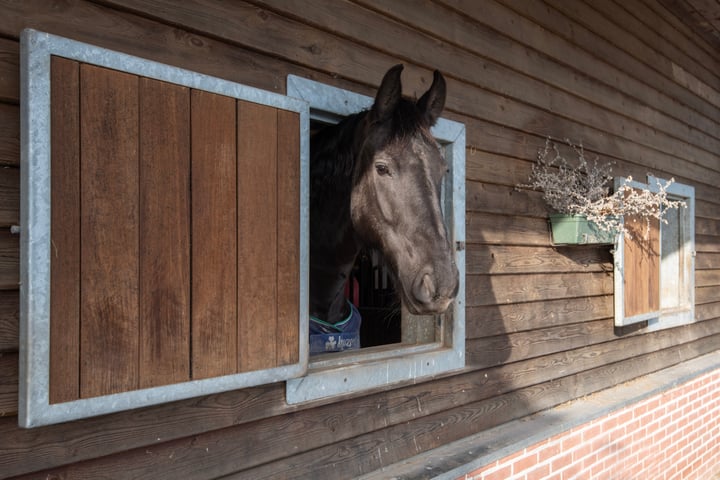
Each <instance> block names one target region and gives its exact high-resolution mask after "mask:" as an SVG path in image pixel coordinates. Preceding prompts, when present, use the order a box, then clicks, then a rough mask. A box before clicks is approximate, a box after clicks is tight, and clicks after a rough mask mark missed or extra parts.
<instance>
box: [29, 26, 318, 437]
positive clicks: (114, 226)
mask: <svg viewBox="0 0 720 480" xmlns="http://www.w3.org/2000/svg"><path fill="white" fill-rule="evenodd" d="M23 40H24V48H25V49H26V50H27V51H24V52H23V53H24V54H25V55H27V56H29V57H30V59H29V64H30V65H29V67H32V66H33V65H36V66H38V67H37V68H40V67H42V66H43V65H47V67H45V69H42V71H40V72H38V71H37V68H36V69H35V71H33V75H39V77H40V81H41V83H40V86H44V87H45V88H46V89H47V93H48V96H47V97H43V95H42V94H41V95H37V97H38V98H24V101H26V102H28V109H27V111H28V117H33V115H36V116H39V115H46V118H49V119H50V122H49V125H48V126H47V130H46V133H48V134H49V135H47V136H43V135H37V134H32V133H28V134H27V135H28V139H27V140H28V147H27V148H26V149H25V155H24V159H25V162H26V163H24V164H23V169H24V172H26V173H27V174H28V175H29V176H28V178H27V180H28V183H27V185H25V184H24V185H23V190H24V194H25V198H26V201H24V205H25V206H26V208H25V217H24V220H25V221H24V222H23V228H24V229H23V240H24V243H23V245H24V246H25V249H26V253H28V254H29V257H33V256H37V257H38V258H41V259H46V260H45V262H43V264H42V265H37V263H33V262H24V266H23V268H24V269H25V275H26V277H27V279H28V282H27V283H25V282H23V283H24V285H25V290H24V292H21V296H22V298H23V299H24V300H23V305H24V308H23V312H24V314H23V325H24V328H23V332H22V333H23V337H24V338H23V343H24V344H25V345H27V348H26V350H25V351H26V355H27V356H26V362H25V366H26V368H25V369H24V371H23V373H24V374H25V375H26V377H27V380H26V381H23V382H22V384H24V385H25V386H26V387H27V389H26V390H24V391H23V392H22V395H24V396H25V398H24V399H23V401H21V403H22V404H23V405H22V408H21V418H20V422H21V424H24V425H25V426H30V425H36V424H43V423H52V422H53V421H64V420H69V419H72V418H78V417H81V416H89V415H95V414H100V413H106V412H109V411H115V410H118V409H123V408H133V407H139V406H143V405H149V404H153V403H159V402H162V401H169V400H174V399H179V398H186V397H191V396H194V395H201V394H206V393H212V392H217V391H222V390H229V389H233V388H241V387H244V386H250V385H257V384H262V383H269V382H272V381H279V380H285V379H288V378H293V377H296V376H299V375H302V374H303V373H304V371H305V369H306V364H307V347H306V346H307V336H306V332H304V330H306V329H305V328H303V326H306V325H307V320H306V318H305V317H306V313H303V312H305V311H306V310H307V309H306V302H307V299H306V296H307V286H306V285H305V282H306V280H305V279H306V277H307V275H306V269H307V265H306V260H305V259H304V255H303V253H302V252H303V249H304V248H306V247H304V245H305V242H306V240H305V239H304V236H305V235H306V232H305V228H306V227H305V224H306V218H304V217H305V216H306V215H307V208H306V202H307V194H306V191H305V190H306V185H305V179H304V177H305V176H306V163H307V144H306V140H304V139H303V138H302V135H301V134H300V132H301V128H302V125H303V124H306V123H307V106H306V104H304V103H302V102H299V101H297V100H294V99H289V98H287V97H282V96H279V95H275V94H272V93H269V92H263V91H259V90H255V89H250V88H249V87H244V86H241V85H237V84H232V83H230V82H224V81H222V80H219V79H214V78H211V77H205V76H202V75H197V74H192V73H191V72H185V71H182V70H179V69H174V68H172V67H168V66H164V65H159V64H154V63H152V62H147V61H144V60H141V59H137V58H134V57H128V56H126V55H122V54H117V53H115V52H108V51H104V50H101V49H97V48H96V47H92V46H89V45H85V44H80V43H78V42H73V41H70V40H67V39H61V38H59V37H53V36H49V35H46V34H40V33H38V32H26V33H25V35H24V38H23ZM113 60H115V61H113ZM33 61H34V62H35V63H33ZM120 68H122V69H123V70H124V71H120V70H119V69H120ZM28 70H30V68H29V69H28ZM27 77H28V78H25V80H24V81H26V82H28V83H32V82H36V81H37V80H36V79H35V78H34V77H31V76H30V75H27ZM43 78H44V79H45V82H46V83H42V80H43ZM40 90H42V89H40ZM37 91H38V88H37V87H36V88H33V85H29V86H28V88H26V89H25V90H24V94H25V97H27V96H28V93H29V92H33V93H35V92H37ZM43 99H46V101H43ZM48 100H49V101H48ZM28 121H29V123H32V122H33V119H32V118H30V119H29V120H28ZM43 142H45V145H44V146H43ZM33 149H34V151H35V152H40V154H37V153H36V154H35V155H33ZM43 152H47V155H43V154H42V153H43ZM48 171H49V173H50V175H49V185H48V186H49V192H50V199H49V201H48V199H44V198H41V197H42V196H43V194H44V192H46V191H47V190H46V189H45V188H44V187H42V186H41V185H40V183H41V182H42V179H43V178H44V177H45V176H46V173H47V172H48ZM35 199H38V200H39V202H38V201H34V200H35ZM43 203H44V204H46V205H47V206H48V207H49V208H48V209H49V211H50V212H48V211H47V210H48V209H43V208H39V207H37V205H41V204H43ZM46 232H48V233H49V235H47V236H46V235H45V233H46ZM33 265H34V266H35V268H34V269H33V268H32V267H33ZM38 296H43V297H46V298H45V300H47V306H46V307H44V308H40V309H38V308H37V307H36V305H37V302H35V299H36V298H37V297H38ZM33 309H34V310H35V311H34V314H32V313H31V311H32V310H33ZM35 379H39V380H37V381H34V380H35ZM43 379H47V381H46V382H45V381H43Z"/></svg>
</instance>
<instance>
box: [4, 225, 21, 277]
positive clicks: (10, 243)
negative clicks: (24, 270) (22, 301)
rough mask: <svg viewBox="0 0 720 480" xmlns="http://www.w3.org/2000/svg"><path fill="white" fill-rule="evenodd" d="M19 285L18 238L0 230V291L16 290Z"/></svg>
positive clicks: (5, 229) (5, 230) (7, 230)
mask: <svg viewBox="0 0 720 480" xmlns="http://www.w3.org/2000/svg"><path fill="white" fill-rule="evenodd" d="M19 285H20V236H19V235H13V234H11V233H10V229H9V228H0V290H17V289H18V287H19Z"/></svg>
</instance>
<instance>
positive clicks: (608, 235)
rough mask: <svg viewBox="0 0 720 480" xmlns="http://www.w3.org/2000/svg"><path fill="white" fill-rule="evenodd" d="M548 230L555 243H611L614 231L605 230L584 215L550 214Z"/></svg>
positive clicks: (613, 240)
mask: <svg viewBox="0 0 720 480" xmlns="http://www.w3.org/2000/svg"><path fill="white" fill-rule="evenodd" d="M550 231H551V233H552V242H553V244H555V245H598V244H600V245H602V244H613V243H614V242H615V233H614V232H606V231H604V230H602V229H600V227H598V226H597V224H595V223H593V222H591V221H589V220H588V219H587V218H586V217H585V216H584V215H566V214H551V215H550Z"/></svg>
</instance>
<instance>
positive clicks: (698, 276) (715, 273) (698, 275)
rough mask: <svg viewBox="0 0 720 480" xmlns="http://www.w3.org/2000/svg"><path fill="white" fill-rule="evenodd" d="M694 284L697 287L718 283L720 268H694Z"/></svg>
mask: <svg viewBox="0 0 720 480" xmlns="http://www.w3.org/2000/svg"><path fill="white" fill-rule="evenodd" d="M695 285H696V286H697V287H711V286H715V285H720V269H714V270H695Z"/></svg>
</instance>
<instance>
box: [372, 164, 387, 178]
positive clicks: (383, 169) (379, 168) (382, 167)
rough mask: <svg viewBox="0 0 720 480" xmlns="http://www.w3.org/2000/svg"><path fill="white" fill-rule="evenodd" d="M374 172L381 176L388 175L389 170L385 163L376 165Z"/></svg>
mask: <svg viewBox="0 0 720 480" xmlns="http://www.w3.org/2000/svg"><path fill="white" fill-rule="evenodd" d="M375 171H376V172H377V173H378V175H381V176H385V175H390V168H388V166H387V164H385V163H376V164H375Z"/></svg>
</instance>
